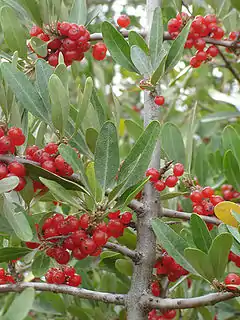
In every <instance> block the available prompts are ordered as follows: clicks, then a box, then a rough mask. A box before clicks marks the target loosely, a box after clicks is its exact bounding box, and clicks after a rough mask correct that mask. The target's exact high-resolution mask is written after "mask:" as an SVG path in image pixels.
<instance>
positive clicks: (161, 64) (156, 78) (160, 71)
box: [151, 54, 167, 85]
mask: <svg viewBox="0 0 240 320" xmlns="http://www.w3.org/2000/svg"><path fill="white" fill-rule="evenodd" d="M166 60H167V54H165V55H163V56H162V57H161V59H160V62H159V65H158V67H157V69H156V70H155V71H154V73H153V75H152V76H151V84H153V85H156V84H157V83H158V81H159V80H160V79H161V78H162V76H163V75H164V72H165V64H166Z"/></svg>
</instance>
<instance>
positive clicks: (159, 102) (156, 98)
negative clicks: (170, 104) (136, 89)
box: [154, 96, 165, 106]
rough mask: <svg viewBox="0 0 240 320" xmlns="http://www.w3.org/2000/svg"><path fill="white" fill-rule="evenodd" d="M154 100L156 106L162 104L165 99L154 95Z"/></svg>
mask: <svg viewBox="0 0 240 320" xmlns="http://www.w3.org/2000/svg"><path fill="white" fill-rule="evenodd" d="M154 102H155V104H156V105H157V106H162V105H163V104H164V102H165V99H164V97H163V96H156V97H155V99H154Z"/></svg>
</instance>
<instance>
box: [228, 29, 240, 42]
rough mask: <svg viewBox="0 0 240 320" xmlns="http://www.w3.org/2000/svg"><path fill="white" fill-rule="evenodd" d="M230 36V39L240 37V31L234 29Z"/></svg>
mask: <svg viewBox="0 0 240 320" xmlns="http://www.w3.org/2000/svg"><path fill="white" fill-rule="evenodd" d="M228 37H229V39H230V40H232V41H234V40H236V39H237V38H238V37H239V32H237V31H232V32H230V33H229V36H228Z"/></svg>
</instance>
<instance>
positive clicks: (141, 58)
mask: <svg viewBox="0 0 240 320" xmlns="http://www.w3.org/2000/svg"><path fill="white" fill-rule="evenodd" d="M131 59H132V62H133V63H134V65H135V67H136V68H137V69H138V71H139V73H140V74H141V75H143V76H150V74H151V72H152V66H151V61H150V58H149V56H147V55H146V54H145V52H144V51H143V50H142V49H141V48H139V47H137V46H132V47H131Z"/></svg>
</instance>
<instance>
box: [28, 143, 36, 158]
mask: <svg viewBox="0 0 240 320" xmlns="http://www.w3.org/2000/svg"><path fill="white" fill-rule="evenodd" d="M38 150H39V148H38V146H35V145H33V146H29V147H27V148H26V155H27V156H30V157H33V155H34V153H35V152H36V151H38Z"/></svg>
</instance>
